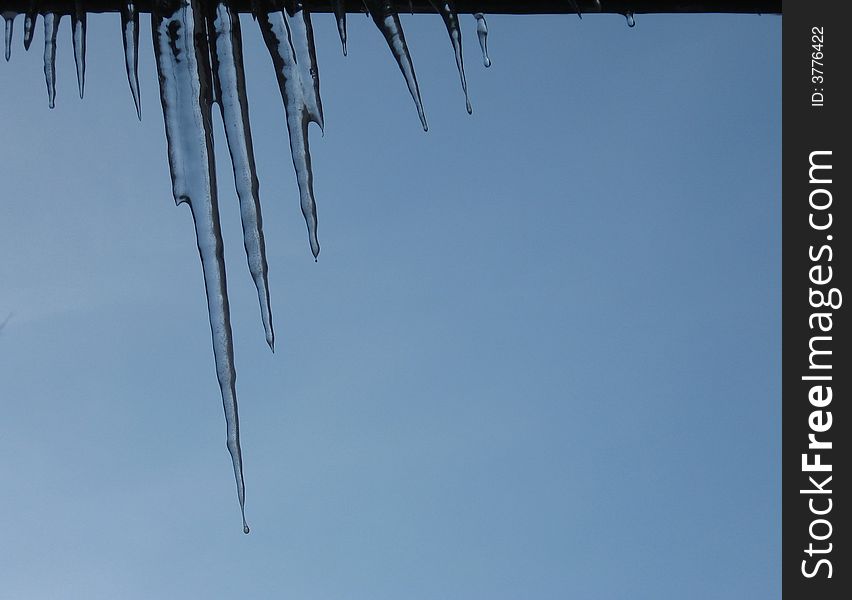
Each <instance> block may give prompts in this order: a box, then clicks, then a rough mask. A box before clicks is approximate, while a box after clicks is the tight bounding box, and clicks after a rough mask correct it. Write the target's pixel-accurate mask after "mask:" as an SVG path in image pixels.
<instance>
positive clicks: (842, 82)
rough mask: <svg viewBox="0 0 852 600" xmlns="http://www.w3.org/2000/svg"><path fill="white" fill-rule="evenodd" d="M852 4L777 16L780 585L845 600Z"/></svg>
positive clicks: (850, 586)
mask: <svg viewBox="0 0 852 600" xmlns="http://www.w3.org/2000/svg"><path fill="white" fill-rule="evenodd" d="M850 8H852V7H850V3H849V2H839V1H837V0H798V1H787V2H784V5H783V17H782V23H783V25H782V27H783V152H782V154H783V198H782V205H783V226H782V228H783V231H782V240H783V241H782V244H783V250H782V257H783V267H782V269H783V280H782V281H783V284H782V285H783V291H782V315H783V316H782V321H783V334H782V345H783V347H782V356H783V358H782V361H783V365H782V368H783V375H782V377H783V425H782V436H783V441H782V446H783V449H782V461H783V469H782V471H783V481H782V514H783V517H782V519H783V534H782V562H783V564H782V575H783V583H782V585H783V595H784V597H785V598H791V599H794V598H796V599H797V598H802V599H807V600H822V599H834V598H837V599H841V598H842V599H849V598H852V549H851V548H850V546H852V533H850V531H849V523H850V519H849V516H850V512H852V506H850V503H852V500H850V498H852V473H850V471H849V454H850V445H852V427H850V419H852V411H850V408H849V405H850V403H852V362H850V352H849V348H850V344H852V326H850V316H849V311H850V308H852V307H850V306H847V304H852V286H850V285H849V284H850V281H852V256H850V240H852V210H850V209H849V204H850V203H852V195H850V194H852V185H850V181H852V161H850V151H849V150H850V146H852V140H850V135H852V131H850V125H849V124H850V122H852V97H850V93H849V89H850V79H852V43H851V42H852V34H850V33H849V24H850V22H852V16H850Z"/></svg>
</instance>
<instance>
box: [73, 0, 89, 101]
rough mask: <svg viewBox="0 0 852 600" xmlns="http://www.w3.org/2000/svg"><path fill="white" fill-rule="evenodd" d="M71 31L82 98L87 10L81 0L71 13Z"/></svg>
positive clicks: (78, 86) (78, 0)
mask: <svg viewBox="0 0 852 600" xmlns="http://www.w3.org/2000/svg"><path fill="white" fill-rule="evenodd" d="M71 32H72V37H73V40H74V65H75V66H76V67H77V89H78V90H79V91H80V98H82V97H83V89H84V88H85V87H86V10H85V9H84V8H83V3H82V1H81V0H76V2H75V7H74V13H72V15H71Z"/></svg>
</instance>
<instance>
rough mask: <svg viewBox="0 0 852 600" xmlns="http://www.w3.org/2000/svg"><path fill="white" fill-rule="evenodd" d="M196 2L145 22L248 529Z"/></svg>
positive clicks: (185, 0) (206, 68)
mask: <svg viewBox="0 0 852 600" xmlns="http://www.w3.org/2000/svg"><path fill="white" fill-rule="evenodd" d="M199 3H200V0H179V2H177V3H176V4H177V7H176V8H175V9H174V10H173V11H172V12H169V13H167V14H160V12H159V10H161V7H162V5H161V4H159V3H154V5H153V12H152V13H151V29H152V33H153V37H154V54H155V55H156V58H157V72H158V73H159V81H160V100H161V102H162V104H163V118H164V120H165V126H166V139H167V142H168V153H169V170H170V172H171V177H172V192H173V194H174V198H175V202H176V203H177V204H181V203H183V202H186V203H187V204H189V208H190V211H191V212H192V219H193V221H194V223H195V235H196V239H197V241H198V253H199V254H200V256H201V266H202V269H203V271H204V286H205V289H206V292H207V309H208V314H209V317H210V328H211V330H212V334H213V354H214V356H215V359H216V374H217V376H218V379H219V388H220V390H221V393H222V402H223V405H224V408H225V421H226V423H227V443H228V451H229V452H230V454H231V461H232V462H233V466H234V477H235V478H236V481H237V494H238V496H239V500H240V512H241V513H242V516H243V531H244V532H245V533H248V532H249V528H248V525H247V524H246V520H245V486H244V483H243V465H242V453H241V450H240V426H239V415H238V412H237V394H236V371H235V370H234V346H233V339H232V335H231V322H230V314H229V313H230V310H229V307H228V291H227V283H226V278H225V260H224V256H223V245H222V232H221V228H220V225H219V208H218V203H217V199H216V173H215V166H214V165H215V162H214V157H213V127H212V119H211V106H210V64H209V63H208V60H209V55H208V52H207V48H206V41H205V39H204V36H197V35H195V33H196V31H199V30H203V28H204V21H203V18H204V17H203V15H202V14H201V10H202V9H200V8H199ZM173 6H174V5H173Z"/></svg>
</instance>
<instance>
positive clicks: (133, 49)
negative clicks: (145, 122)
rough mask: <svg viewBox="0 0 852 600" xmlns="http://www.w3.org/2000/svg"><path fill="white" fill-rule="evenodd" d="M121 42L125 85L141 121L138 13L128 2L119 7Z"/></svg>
mask: <svg viewBox="0 0 852 600" xmlns="http://www.w3.org/2000/svg"><path fill="white" fill-rule="evenodd" d="M121 41H122V42H123V44H124V69H125V71H127V83H129V84H130V93H131V95H132V96H133V104H134V105H135V106H136V116H137V117H138V118H139V120H140V121H141V120H142V101H141V98H140V97H139V13H137V12H136V4H135V3H134V2H133V1H132V0H130V1H128V2H125V3H124V4H122V5H121Z"/></svg>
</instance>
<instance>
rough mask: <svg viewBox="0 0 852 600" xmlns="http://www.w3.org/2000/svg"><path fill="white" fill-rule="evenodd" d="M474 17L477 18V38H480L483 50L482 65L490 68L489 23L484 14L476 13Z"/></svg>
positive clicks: (480, 45)
mask: <svg viewBox="0 0 852 600" xmlns="http://www.w3.org/2000/svg"><path fill="white" fill-rule="evenodd" d="M473 16H474V17H475V18H476V36H477V37H478V38H479V47H480V48H481V49H482V64H484V65H485V66H486V67H490V66H491V59H490V58H489V57H488V23H487V22H486V21H485V15H483V14H482V13H476V14H474V15H473Z"/></svg>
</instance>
